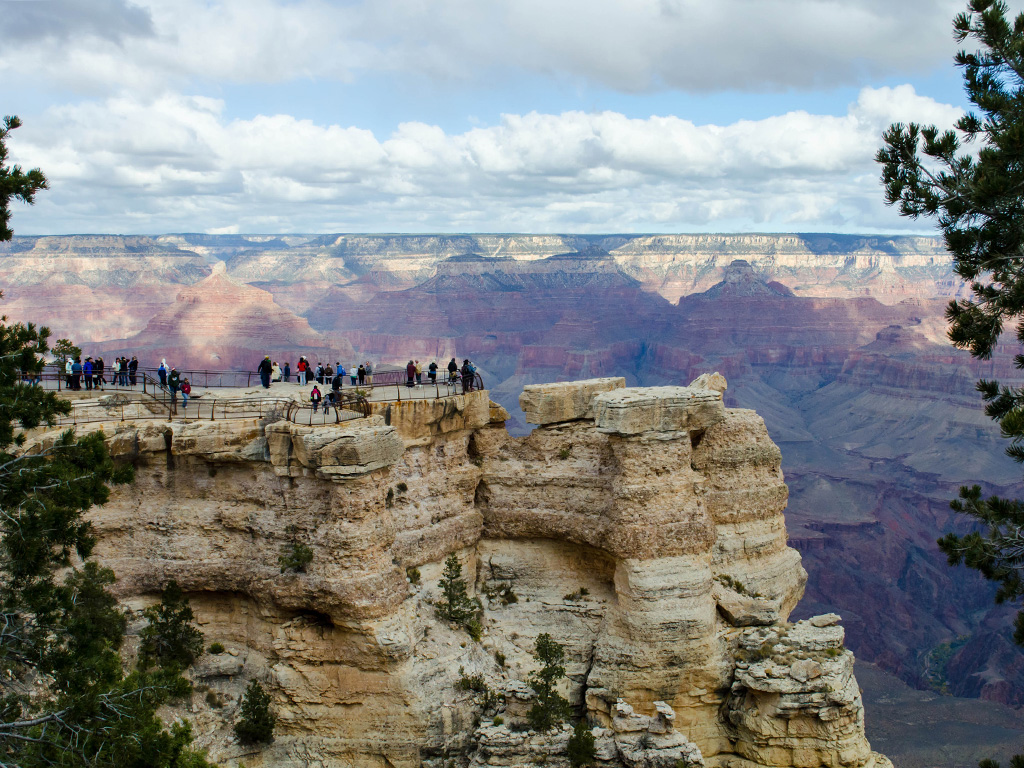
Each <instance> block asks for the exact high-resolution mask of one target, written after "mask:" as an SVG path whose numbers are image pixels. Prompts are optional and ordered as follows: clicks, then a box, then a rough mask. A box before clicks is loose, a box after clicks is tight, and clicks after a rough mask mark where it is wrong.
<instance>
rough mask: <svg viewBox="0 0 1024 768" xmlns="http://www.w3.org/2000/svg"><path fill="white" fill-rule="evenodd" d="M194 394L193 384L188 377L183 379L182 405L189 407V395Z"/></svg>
mask: <svg viewBox="0 0 1024 768" xmlns="http://www.w3.org/2000/svg"><path fill="white" fill-rule="evenodd" d="M191 394H192V385H191V384H189V382H188V379H182V380H181V407H182V408H188V396H189V395H191Z"/></svg>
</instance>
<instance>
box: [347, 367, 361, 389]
mask: <svg viewBox="0 0 1024 768" xmlns="http://www.w3.org/2000/svg"><path fill="white" fill-rule="evenodd" d="M348 377H349V378H350V379H352V386H353V387H354V386H355V385H356V382H357V381H358V382H359V383H360V384H361V383H362V381H363V379H362V377H361V376H360V375H359V367H358V366H357V365H356V364H355V363H352V365H351V366H349V369H348Z"/></svg>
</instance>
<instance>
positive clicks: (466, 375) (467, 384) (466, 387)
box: [462, 359, 473, 394]
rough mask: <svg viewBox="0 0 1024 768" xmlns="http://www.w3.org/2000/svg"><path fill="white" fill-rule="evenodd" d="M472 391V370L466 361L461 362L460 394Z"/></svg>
mask: <svg viewBox="0 0 1024 768" xmlns="http://www.w3.org/2000/svg"><path fill="white" fill-rule="evenodd" d="M472 391H473V368H472V366H471V365H470V362H469V360H468V359H466V360H463V361H462V392H463V394H465V393H466V392H472Z"/></svg>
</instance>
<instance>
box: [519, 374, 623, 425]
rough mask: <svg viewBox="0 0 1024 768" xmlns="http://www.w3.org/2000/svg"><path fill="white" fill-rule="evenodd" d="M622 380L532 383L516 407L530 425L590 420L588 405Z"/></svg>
mask: <svg viewBox="0 0 1024 768" xmlns="http://www.w3.org/2000/svg"><path fill="white" fill-rule="evenodd" d="M625 386H626V380H625V379H624V378H622V377H615V378H605V379H586V380H584V381H567V382H562V383H559V384H531V385H529V386H526V387H523V393H522V394H521V395H519V407H520V408H522V409H523V411H524V412H525V414H526V421H527V422H528V423H530V424H538V425H541V426H543V425H545V424H557V423H558V422H561V421H575V420H577V419H592V418H593V417H594V414H593V411H592V409H591V404H592V402H593V400H594V398H595V396H597V395H599V394H601V393H602V392H611V391H612V390H616V389H622V388H623V387H625Z"/></svg>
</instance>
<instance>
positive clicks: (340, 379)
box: [331, 363, 345, 405]
mask: <svg viewBox="0 0 1024 768" xmlns="http://www.w3.org/2000/svg"><path fill="white" fill-rule="evenodd" d="M344 377H345V371H344V369H342V367H341V363H339V364H338V372H337V373H336V374H334V378H333V379H331V402H333V403H334V404H335V405H338V404H339V403H341V385H342V384H343V383H344V382H345V378H344Z"/></svg>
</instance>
